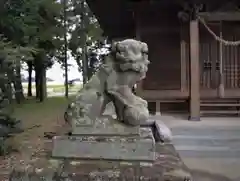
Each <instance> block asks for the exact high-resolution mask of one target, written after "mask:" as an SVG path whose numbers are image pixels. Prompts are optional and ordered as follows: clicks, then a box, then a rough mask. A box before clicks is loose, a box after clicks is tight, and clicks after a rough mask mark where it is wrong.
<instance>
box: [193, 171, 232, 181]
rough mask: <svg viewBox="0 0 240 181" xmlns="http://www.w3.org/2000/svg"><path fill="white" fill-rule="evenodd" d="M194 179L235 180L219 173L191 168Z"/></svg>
mask: <svg viewBox="0 0 240 181" xmlns="http://www.w3.org/2000/svg"><path fill="white" fill-rule="evenodd" d="M191 174H192V177H193V180H194V181H235V180H232V179H230V178H228V177H225V176H223V175H219V174H213V173H209V172H206V171H202V170H191Z"/></svg>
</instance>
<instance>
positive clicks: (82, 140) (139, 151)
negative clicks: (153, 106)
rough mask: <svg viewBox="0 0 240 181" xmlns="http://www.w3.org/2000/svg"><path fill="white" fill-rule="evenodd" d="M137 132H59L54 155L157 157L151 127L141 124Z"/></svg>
mask: <svg viewBox="0 0 240 181" xmlns="http://www.w3.org/2000/svg"><path fill="white" fill-rule="evenodd" d="M139 130H140V134H139V135H137V136H122V135H115V136H104V135H98V136H86V135H84V136H57V137H55V138H54V139H53V152H52V156H53V157H58V158H73V159H88V160H126V161H146V162H152V161H154V160H155V140H154V137H153V134H152V130H151V129H150V128H140V129H139Z"/></svg>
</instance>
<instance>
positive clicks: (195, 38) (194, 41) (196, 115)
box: [189, 20, 200, 121]
mask: <svg viewBox="0 0 240 181" xmlns="http://www.w3.org/2000/svg"><path fill="white" fill-rule="evenodd" d="M189 120H193V121H200V71H199V22H198V20H191V22H190V116H189Z"/></svg>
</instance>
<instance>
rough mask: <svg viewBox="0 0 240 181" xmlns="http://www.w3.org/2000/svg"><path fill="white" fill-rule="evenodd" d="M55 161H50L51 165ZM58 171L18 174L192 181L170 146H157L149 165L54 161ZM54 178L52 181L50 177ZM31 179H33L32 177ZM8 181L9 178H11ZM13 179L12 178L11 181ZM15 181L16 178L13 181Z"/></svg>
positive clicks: (75, 180) (75, 179)
mask: <svg viewBox="0 0 240 181" xmlns="http://www.w3.org/2000/svg"><path fill="white" fill-rule="evenodd" d="M53 161H54V160H50V161H49V164H50V165H51V164H52V163H53ZM55 162H59V164H58V165H59V166H58V169H56V171H55V169H54V170H52V172H50V171H44V172H41V173H40V172H35V173H32V172H26V171H25V172H24V171H22V172H19V173H18V174H15V177H18V180H19V181H20V178H22V180H24V181H25V180H28V179H26V178H27V177H28V178H30V177H31V178H30V179H29V181H37V180H39V181H40V180H48V181H59V180H65V181H85V180H86V181H96V180H98V181H107V180H114V181H191V180H192V178H191V175H190V171H189V170H188V168H187V167H186V166H185V164H184V163H183V162H182V161H181V158H180V157H179V155H178V153H177V152H176V151H175V149H174V147H173V145H172V144H161V143H158V144H156V160H155V162H153V163H151V164H147V163H141V162H129V161H128V162H126V161H106V160H98V161H93V160H92V161H91V160H78V161H70V160H66V159H65V160H55V161H54V165H56V163H55ZM52 175H54V176H53V177H52V178H51V176H52ZM33 176H34V177H33ZM10 180H11V179H10ZM12 180H13V179H12ZM15 180H17V179H15Z"/></svg>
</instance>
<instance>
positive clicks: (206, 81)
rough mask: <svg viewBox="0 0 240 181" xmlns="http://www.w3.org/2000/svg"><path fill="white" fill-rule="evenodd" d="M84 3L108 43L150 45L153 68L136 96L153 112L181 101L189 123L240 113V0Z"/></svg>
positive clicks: (101, 0)
mask: <svg viewBox="0 0 240 181" xmlns="http://www.w3.org/2000/svg"><path fill="white" fill-rule="evenodd" d="M87 2H88V5H89V6H90V8H91V10H92V11H93V13H94V14H95V15H96V17H97V19H98V21H99V23H100V25H101V27H102V29H103V30H104V32H105V35H106V36H108V37H109V38H110V39H113V40H114V39H125V38H136V39H139V40H141V41H144V42H146V43H147V44H148V46H149V60H150V61H151V64H150V65H149V71H148V73H147V77H146V79H145V80H143V81H142V82H141V84H140V85H138V89H137V93H138V94H139V95H140V96H142V97H143V98H145V99H146V100H148V101H149V102H155V103H156V109H157V111H159V109H160V104H161V103H163V102H179V101H185V102H187V103H188V105H189V113H190V114H189V115H190V116H189V118H190V119H191V120H200V115H201V114H202V113H217V114H219V113H224V114H229V113H234V114H237V113H239V110H238V107H240V102H239V100H240V46H239V45H240V42H239V41H237V40H240V10H239V8H240V1H239V0H235V1H231V0H142V1H137V0H135V1H134V0H87ZM216 107H217V108H222V109H214V108H216Z"/></svg>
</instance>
